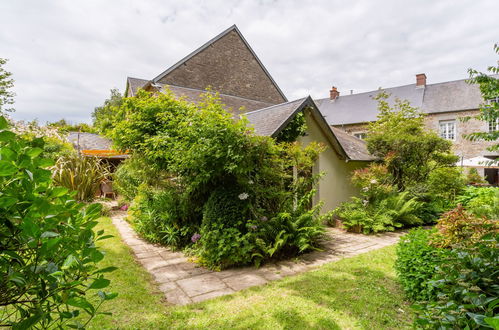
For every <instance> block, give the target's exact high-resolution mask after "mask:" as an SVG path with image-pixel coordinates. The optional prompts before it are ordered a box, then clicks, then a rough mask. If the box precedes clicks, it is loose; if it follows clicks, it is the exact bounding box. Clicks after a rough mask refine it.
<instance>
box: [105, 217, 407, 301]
mask: <svg viewBox="0 0 499 330" xmlns="http://www.w3.org/2000/svg"><path fill="white" fill-rule="evenodd" d="M125 217H126V212H124V211H113V212H112V214H111V218H112V221H113V224H114V225H115V226H116V228H117V229H118V231H119V233H120V235H121V237H122V239H123V241H124V242H125V243H126V244H128V245H129V246H130V247H131V249H132V250H133V252H134V254H135V256H136V258H137V260H138V262H139V263H141V264H142V266H144V267H145V268H146V269H147V270H148V271H149V272H150V273H151V274H152V275H153V277H154V279H155V281H156V282H157V283H158V286H159V289H160V290H161V291H162V292H163V293H164V294H165V297H166V299H167V300H168V302H169V303H171V304H176V305H185V304H189V303H192V302H199V301H203V300H206V299H211V298H214V297H218V296H223V295H226V294H231V293H234V292H236V291H239V290H243V289H246V288H249V287H252V286H256V285H263V284H266V283H267V282H269V281H273V280H278V279H280V278H283V277H285V276H290V275H295V274H298V273H301V272H304V271H307V270H310V269H312V268H316V267H318V266H320V265H323V264H325V263H328V262H331V261H336V260H339V259H342V258H345V257H351V256H354V255H357V254H361V253H365V252H368V251H372V250H376V249H379V248H382V247H384V246H388V245H392V244H395V243H396V242H397V241H398V239H399V237H400V236H401V235H402V234H403V233H401V232H397V233H385V234H382V235H370V236H365V235H359V234H352V233H346V232H343V231H341V230H339V229H335V228H329V229H328V236H329V237H330V239H329V240H326V241H325V242H324V245H323V247H324V249H323V251H316V252H311V253H308V254H305V255H302V256H300V257H299V258H297V259H295V260H293V261H280V262H274V263H267V264H265V265H263V266H262V267H260V268H258V269H256V268H255V267H244V268H237V269H228V270H223V271H221V272H214V271H211V270H208V269H205V268H203V267H199V266H198V265H196V264H194V263H192V262H189V261H188V260H187V258H186V257H185V256H184V254H183V253H181V252H173V251H171V250H170V249H168V248H166V247H162V246H159V245H153V244H151V243H148V242H146V241H144V240H142V239H141V238H139V237H138V236H137V234H136V233H135V232H134V231H133V229H132V228H131V227H130V225H129V224H128V223H127V222H126V221H125V220H124V218H125Z"/></svg>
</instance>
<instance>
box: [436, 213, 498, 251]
mask: <svg viewBox="0 0 499 330" xmlns="http://www.w3.org/2000/svg"><path fill="white" fill-rule="evenodd" d="M436 228H437V229H438V232H437V233H436V234H435V235H434V238H433V242H432V244H433V245H435V246H438V247H452V246H454V245H456V244H460V245H466V246H467V245H471V244H474V243H476V242H478V241H480V239H481V238H482V237H483V236H485V235H486V234H488V233H491V232H499V223H498V222H497V220H487V219H486V218H481V217H477V216H475V215H473V214H471V213H469V212H467V211H466V210H465V209H464V208H463V207H462V206H461V205H458V207H456V208H455V209H454V210H451V211H449V212H447V213H445V214H443V215H442V217H441V218H440V219H439V220H438V223H437V225H436Z"/></svg>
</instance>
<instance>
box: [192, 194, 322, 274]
mask: <svg viewBox="0 0 499 330" xmlns="http://www.w3.org/2000/svg"><path fill="white" fill-rule="evenodd" d="M235 193H237V191H235V192H234V193H232V194H231V193H227V194H222V193H220V192H217V193H214V195H215V197H214V198H213V200H212V201H210V203H207V208H208V209H213V211H210V212H205V218H203V225H202V227H201V231H200V234H199V236H196V235H197V234H195V236H193V237H192V240H193V241H195V242H196V245H195V249H196V250H197V254H198V255H199V258H200V260H199V261H200V262H201V263H202V264H204V265H206V266H208V267H210V268H213V269H223V268H227V267H230V266H233V265H245V264H249V263H254V264H256V265H259V264H260V263H261V262H262V261H264V260H267V259H270V258H279V257H283V256H290V255H296V254H299V253H303V252H305V251H308V250H314V249H317V248H318V241H319V239H320V238H321V237H322V236H323V234H324V225H323V222H324V219H326V218H327V217H329V216H330V215H329V214H326V215H322V216H321V215H320V214H319V213H320V208H321V206H322V204H318V205H316V206H315V207H313V208H310V207H308V206H309V205H310V202H311V199H312V196H313V195H314V193H315V192H314V191H311V192H310V193H309V194H307V195H306V196H304V197H303V198H302V199H301V200H300V201H299V202H298V204H297V205H296V208H294V209H291V210H288V211H286V212H281V213H278V214H277V215H276V216H275V217H272V218H270V219H269V218H267V217H265V216H263V217H261V218H260V219H254V220H250V221H244V220H245V219H244V218H243V215H242V214H241V212H238V210H237V209H231V210H229V211H227V212H225V211H222V210H220V209H219V208H216V207H214V206H215V205H212V204H215V203H220V205H221V206H223V205H227V204H226V201H227V199H232V200H234V198H236V199H240V198H239V196H240V195H239V196H238V195H236V194H235ZM210 199H211V198H210ZM229 204H232V206H236V204H239V203H238V202H236V203H233V202H232V201H231V202H230V203H229ZM217 209H218V210H217ZM246 209H247V207H246ZM215 210H217V211H215ZM215 212H216V214H213V216H214V217H211V218H207V217H208V215H207V214H209V215H211V213H215ZM240 219H244V220H240ZM198 239H199V241H198Z"/></svg>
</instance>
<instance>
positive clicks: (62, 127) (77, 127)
mask: <svg viewBox="0 0 499 330" xmlns="http://www.w3.org/2000/svg"><path fill="white" fill-rule="evenodd" d="M47 126H48V127H52V128H55V129H57V130H58V131H59V132H61V133H69V132H87V133H97V130H96V129H95V128H94V127H92V126H91V125H89V124H85V123H79V124H70V123H69V122H68V121H66V119H60V120H58V121H54V122H52V123H47Z"/></svg>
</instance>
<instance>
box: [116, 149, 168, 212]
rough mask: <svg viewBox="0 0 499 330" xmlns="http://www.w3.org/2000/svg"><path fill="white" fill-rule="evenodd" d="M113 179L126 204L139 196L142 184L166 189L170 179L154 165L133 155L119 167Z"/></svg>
mask: <svg viewBox="0 0 499 330" xmlns="http://www.w3.org/2000/svg"><path fill="white" fill-rule="evenodd" d="M113 179H114V181H113V184H114V187H115V188H116V191H117V192H118V194H119V195H120V197H122V198H123V199H124V200H125V201H126V202H131V201H132V200H133V199H134V198H135V196H137V194H138V188H139V186H140V185H141V184H145V185H147V186H151V187H164V186H165V183H166V185H167V183H168V182H169V179H170V178H169V177H168V175H167V173H166V172H164V171H161V170H159V169H158V168H157V167H156V166H154V164H150V163H148V162H146V161H144V160H143V159H142V158H140V157H139V156H135V155H132V157H130V158H128V159H126V160H125V161H124V162H122V163H121V164H120V165H119V166H118V168H117V170H116V172H114V174H113Z"/></svg>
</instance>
